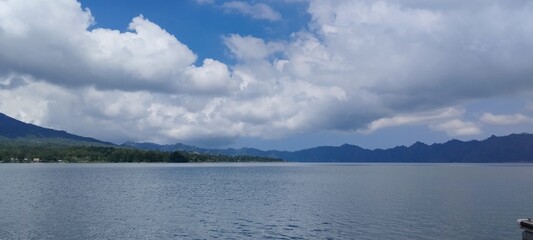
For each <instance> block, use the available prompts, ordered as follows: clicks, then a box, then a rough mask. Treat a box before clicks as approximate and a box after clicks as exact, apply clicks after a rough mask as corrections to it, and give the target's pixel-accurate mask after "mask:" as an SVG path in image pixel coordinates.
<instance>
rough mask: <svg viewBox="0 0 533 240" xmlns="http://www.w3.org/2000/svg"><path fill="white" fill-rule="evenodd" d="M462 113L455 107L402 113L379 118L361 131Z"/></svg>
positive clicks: (434, 119) (432, 121)
mask: <svg viewBox="0 0 533 240" xmlns="http://www.w3.org/2000/svg"><path fill="white" fill-rule="evenodd" d="M463 114H464V110H457V109H455V108H445V109H439V110H437V111H430V112H422V113H415V114H410V115H407V114H402V115H397V116H394V117H390V118H381V119H378V120H374V121H372V122H371V123H369V124H368V125H367V127H366V129H364V130H363V131H362V132H363V133H367V134H368V133H372V132H374V131H376V130H379V129H382V128H388V127H397V126H404V125H414V124H429V123H434V122H435V121H443V120H447V119H450V118H455V117H458V116H461V115H463Z"/></svg>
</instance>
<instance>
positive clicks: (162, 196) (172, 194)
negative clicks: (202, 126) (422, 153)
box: [0, 163, 533, 239]
mask: <svg viewBox="0 0 533 240" xmlns="http://www.w3.org/2000/svg"><path fill="white" fill-rule="evenodd" d="M532 173H533V165H512V164H511V165H497V164H496V165H494V164H493V165H481V164H464V165H453V164H419V165H390V164H389V165H387V164H338V165H335V164H291V163H276V164H272V163H268V164H261V163H253V164H246V163H240V164H2V165H0V193H1V195H0V239H117V238H118V239H173V238H174V239H183V238H185V239H198V238H199V239H212V238H238V239H242V238H254V239H255V238H275V239H316V238H319V239H325V238H332V239H430V238H435V239H520V236H521V235H520V230H519V229H518V227H517V225H516V223H515V220H516V219H517V218H521V217H528V216H532V215H533V204H531V199H533V188H532V187H531V186H533V178H532V177H531V176H532Z"/></svg>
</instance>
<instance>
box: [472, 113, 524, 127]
mask: <svg viewBox="0 0 533 240" xmlns="http://www.w3.org/2000/svg"><path fill="white" fill-rule="evenodd" d="M481 121H482V122H484V123H487V124H494V125H516V124H524V123H529V124H531V123H533V118H531V117H528V116H526V115H524V114H521V113H517V114H512V115H494V114H492V113H484V114H483V115H482V116H481Z"/></svg>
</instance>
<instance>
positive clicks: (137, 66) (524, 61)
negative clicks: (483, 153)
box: [0, 0, 533, 150]
mask: <svg viewBox="0 0 533 240" xmlns="http://www.w3.org/2000/svg"><path fill="white" fill-rule="evenodd" d="M0 112H2V113H5V114H7V115H9V116H11V117H14V118H17V119H19V120H22V121H25V122H30V123H33V124H37V125H41V126H45V127H49V128H54V129H61V130H66V131H68V132H70V133H74V134H78V135H83V136H89V137H94V138H98V139H101V140H105V141H111V142H114V143H119V144H120V143H123V142H125V141H137V142H155V143H160V144H171V143H178V142H180V143H186V144H193V145H197V146H202V147H219V148H222V147H254V148H259V149H263V150H268V149H278V150H297V149H303V148H309V147H314V146H322V145H341V144H344V143H348V144H355V145H359V146H361V147H365V148H371V149H374V148H389V147H394V146H397V145H406V146H409V145H411V144H413V143H415V142H416V141H422V142H424V143H427V144H432V143H439V142H445V141H447V140H450V139H460V140H472V139H478V140H481V139H485V138H487V137H489V136H491V135H498V136H502V135H508V134H512V133H523V132H529V133H531V132H533V131H531V129H533V2H531V1H526V0H501V1H500V0H470V1H459V0H434V1H422V0H381V1H375V0H353V1H345V0H250V1H221V0H183V1H163V0H151V1H148V0H142V1H141V0H115V1H99V0H81V1H76V0H54V1H46V0H32V1H20V0H0Z"/></svg>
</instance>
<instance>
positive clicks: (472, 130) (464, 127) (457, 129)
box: [431, 119, 481, 136]
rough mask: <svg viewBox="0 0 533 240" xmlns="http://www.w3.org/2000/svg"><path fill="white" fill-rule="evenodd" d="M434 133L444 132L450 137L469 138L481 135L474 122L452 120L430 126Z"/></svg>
mask: <svg viewBox="0 0 533 240" xmlns="http://www.w3.org/2000/svg"><path fill="white" fill-rule="evenodd" d="M431 129H433V130H436V131H445V132H446V133H448V135H450V136H471V135H478V134H480V133H481V129H480V128H479V127H478V126H477V124H476V123H474V122H466V121H462V120H459V119H453V120H450V121H447V122H444V123H439V124H435V125H432V126H431Z"/></svg>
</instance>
